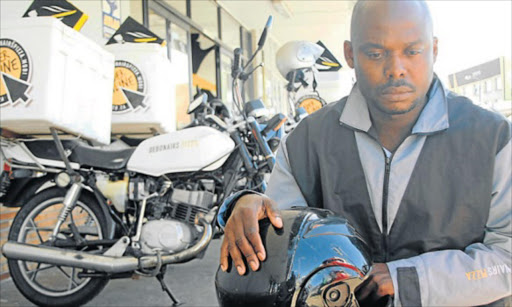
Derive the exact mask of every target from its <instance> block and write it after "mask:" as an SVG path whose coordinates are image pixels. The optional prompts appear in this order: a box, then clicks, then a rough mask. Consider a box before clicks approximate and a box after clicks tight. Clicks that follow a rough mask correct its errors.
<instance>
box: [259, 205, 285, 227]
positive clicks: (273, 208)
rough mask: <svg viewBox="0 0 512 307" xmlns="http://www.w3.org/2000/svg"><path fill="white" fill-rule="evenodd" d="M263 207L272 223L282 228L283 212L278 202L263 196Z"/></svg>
mask: <svg viewBox="0 0 512 307" xmlns="http://www.w3.org/2000/svg"><path fill="white" fill-rule="evenodd" d="M263 208H264V209H265V213H266V216H267V217H268V218H269V220H270V222H271V223H272V225H274V227H277V228H282V227H283V220H282V219H281V212H280V211H279V209H277V203H276V202H275V201H273V200H272V199H270V198H268V197H263Z"/></svg>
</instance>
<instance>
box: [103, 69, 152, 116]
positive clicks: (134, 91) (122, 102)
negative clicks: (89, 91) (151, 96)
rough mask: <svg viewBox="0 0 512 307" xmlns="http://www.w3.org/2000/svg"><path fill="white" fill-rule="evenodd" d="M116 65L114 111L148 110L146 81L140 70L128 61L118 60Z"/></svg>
mask: <svg viewBox="0 0 512 307" xmlns="http://www.w3.org/2000/svg"><path fill="white" fill-rule="evenodd" d="M115 66H116V67H115V70H114V96H113V101H112V112H114V113H124V112H128V111H135V110H140V109H142V110H143V111H144V110H146V109H147V108H148V105H147V104H146V103H145V101H146V98H147V96H146V95H145V94H144V93H145V82H144V78H143V76H142V73H141V72H140V70H139V69H138V68H137V67H136V66H135V65H133V64H132V63H130V62H127V61H116V64H115Z"/></svg>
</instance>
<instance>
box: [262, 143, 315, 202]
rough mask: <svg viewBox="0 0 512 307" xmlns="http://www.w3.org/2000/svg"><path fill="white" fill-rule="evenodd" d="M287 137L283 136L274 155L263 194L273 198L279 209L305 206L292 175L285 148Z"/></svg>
mask: <svg viewBox="0 0 512 307" xmlns="http://www.w3.org/2000/svg"><path fill="white" fill-rule="evenodd" d="M286 140H287V138H286V137H285V138H283V140H282V141H281V144H279V149H278V151H277V155H276V164H275V165H274V169H273V170H272V174H271V175H270V179H269V181H268V187H267V190H266V191H265V195H267V196H268V197H270V198H271V199H273V200H274V201H275V202H276V203H277V205H278V207H279V209H288V208H291V207H293V206H306V200H305V199H304V196H303V195H302V192H301V190H300V188H299V186H298V185H297V181H295V177H293V175H292V171H291V168H290V162H289V160H288V150H287V148H286Z"/></svg>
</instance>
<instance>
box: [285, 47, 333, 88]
mask: <svg viewBox="0 0 512 307" xmlns="http://www.w3.org/2000/svg"><path fill="white" fill-rule="evenodd" d="M323 52H324V48H322V47H321V46H319V45H317V44H315V43H312V42H308V41H291V42H288V43H286V44H284V45H283V46H282V47H281V48H279V50H278V51H277V54H276V65H277V69H278V70H279V72H280V73H281V75H282V76H283V78H285V79H286V80H288V78H289V76H290V72H293V71H294V70H300V69H303V68H310V67H313V66H314V65H315V62H316V60H317V59H318V58H319V57H320V56H321V55H322V53H323ZM288 81H290V80H288Z"/></svg>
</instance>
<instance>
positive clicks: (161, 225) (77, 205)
mask: <svg viewBox="0 0 512 307" xmlns="http://www.w3.org/2000/svg"><path fill="white" fill-rule="evenodd" d="M271 21H272V17H270V18H269V20H268V22H267V24H266V26H265V29H264V30H263V33H262V35H261V37H260V40H259V43H258V48H257V50H256V51H255V53H254V54H253V56H252V57H251V59H250V60H249V61H248V63H246V64H245V66H244V67H242V66H241V61H240V54H241V50H240V49H239V48H237V49H235V57H234V65H233V74H232V75H233V79H234V80H233V83H234V85H235V86H233V96H235V102H236V105H237V107H238V108H239V110H240V111H241V112H240V115H241V118H238V119H236V120H234V121H233V122H231V123H229V124H227V123H226V122H225V121H224V120H223V119H221V118H219V117H218V116H216V115H215V114H208V119H207V120H209V121H212V122H215V123H216V125H217V126H218V127H217V128H212V127H209V126H197V127H191V128H188V129H183V130H180V131H176V132H173V133H170V134H163V135H158V136H154V137H151V138H148V139H146V140H143V141H142V142H141V143H140V144H139V145H138V146H136V147H128V148H124V149H120V150H106V149H99V148H95V147H92V146H90V145H89V144H87V143H86V142H84V141H82V140H79V139H75V140H61V138H60V137H59V135H58V133H57V130H56V129H54V128H51V132H52V137H53V140H26V139H25V140H24V139H9V138H2V139H1V142H2V143H1V145H2V152H3V155H4V157H5V158H6V162H5V163H4V171H3V172H2V175H1V182H0V192H1V193H2V194H0V197H1V198H3V201H5V199H12V200H13V201H14V203H20V202H21V205H22V207H21V209H20V210H19V212H18V213H17V215H16V217H15V218H14V221H13V224H12V226H11V229H10V232H9V237H8V240H9V241H8V242H7V243H5V244H4V245H3V247H2V253H3V254H4V255H5V256H6V257H7V259H8V265H9V270H10V273H11V277H12V278H13V281H14V283H15V284H16V286H17V288H18V289H19V290H20V292H21V293H22V294H23V295H24V296H25V297H26V298H27V299H29V300H30V301H32V302H33V303H35V304H37V305H52V306H64V305H80V304H84V303H86V302H87V301H89V300H90V299H92V298H93V297H95V296H96V295H97V294H98V293H99V292H100V291H101V290H102V289H103V288H104V287H105V286H106V284H107V283H108V281H109V280H110V279H114V278H129V277H131V276H133V275H134V274H136V275H141V276H147V277H156V278H157V279H158V280H159V282H160V284H161V286H162V290H163V291H165V292H166V293H167V294H168V295H169V297H170V299H171V300H172V302H173V304H174V305H177V304H179V301H178V300H177V299H176V298H175V297H174V295H173V294H172V293H171V291H170V289H169V288H168V287H167V286H166V285H165V283H164V280H163V276H164V274H165V270H166V267H167V265H170V264H175V263H183V262H187V261H190V260H192V259H194V258H198V257H201V256H202V255H203V253H204V251H205V249H206V248H207V247H208V245H209V243H210V241H211V240H212V238H213V237H214V233H215V227H216V226H215V225H216V224H215V223H216V213H217V208H218V206H219V204H221V203H222V201H223V200H224V199H225V198H226V197H227V196H229V195H230V194H231V193H232V192H235V191H237V190H240V189H253V190H257V191H264V190H265V188H266V184H265V181H264V175H265V174H268V173H269V172H270V170H271V169H272V167H273V165H274V163H275V157H274V155H273V153H272V148H271V145H272V143H273V142H272V141H271V140H272V139H274V138H275V136H276V133H277V131H279V130H280V128H281V126H282V125H283V124H284V121H285V120H283V119H280V118H281V115H279V114H278V115H277V117H274V118H273V119H272V120H270V121H268V122H267V123H266V125H261V124H260V123H258V121H257V120H256V119H255V118H254V117H252V116H248V115H249V114H248V113H247V112H242V106H243V104H244V102H243V101H242V99H241V95H240V86H239V82H243V80H244V79H245V80H246V79H247V77H248V76H249V75H250V74H251V73H252V72H253V71H254V70H252V71H249V72H247V71H246V70H247V67H248V66H249V64H250V62H251V61H252V60H253V59H254V57H255V55H256V54H257V53H258V52H259V51H260V50H261V49H262V47H263V44H264V42H265V38H266V35H267V31H268V30H269V28H270V26H271ZM204 103H205V99H204V98H201V99H197V100H195V101H194V102H193V103H191V105H190V108H189V111H191V112H193V111H194V110H195V109H197V108H199V107H200V106H202V105H204ZM28 190H30V191H28ZM28 192H30V193H32V194H33V196H32V197H31V198H30V199H26V198H24V197H23V196H19V195H23V194H26V193H28ZM0 201H2V199H0Z"/></svg>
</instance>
